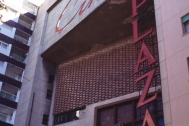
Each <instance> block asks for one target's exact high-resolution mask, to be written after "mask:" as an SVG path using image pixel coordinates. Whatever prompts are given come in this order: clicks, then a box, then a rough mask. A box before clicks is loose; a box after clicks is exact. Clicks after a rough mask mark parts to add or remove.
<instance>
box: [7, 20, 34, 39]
mask: <svg viewBox="0 0 189 126" xmlns="http://www.w3.org/2000/svg"><path fill="white" fill-rule="evenodd" d="M4 23H5V24H7V25H9V26H11V27H15V28H17V29H19V30H21V31H23V32H25V33H26V34H28V35H29V36H31V35H32V33H33V31H32V30H30V29H28V28H26V27H24V26H22V25H21V24H19V23H17V22H14V21H13V20H8V21H6V22H4Z"/></svg>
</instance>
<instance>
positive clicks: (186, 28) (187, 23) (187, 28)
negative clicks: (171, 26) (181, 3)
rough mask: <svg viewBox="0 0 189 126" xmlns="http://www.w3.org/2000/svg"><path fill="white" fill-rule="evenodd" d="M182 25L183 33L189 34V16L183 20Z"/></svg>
mask: <svg viewBox="0 0 189 126" xmlns="http://www.w3.org/2000/svg"><path fill="white" fill-rule="evenodd" d="M182 24H183V32H184V33H188V32H189V14H187V15H185V16H184V17H183V18H182Z"/></svg>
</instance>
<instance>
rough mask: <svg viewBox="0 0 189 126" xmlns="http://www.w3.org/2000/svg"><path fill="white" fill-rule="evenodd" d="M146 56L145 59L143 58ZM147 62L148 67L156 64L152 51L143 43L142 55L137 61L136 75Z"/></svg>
mask: <svg viewBox="0 0 189 126" xmlns="http://www.w3.org/2000/svg"><path fill="white" fill-rule="evenodd" d="M143 56H144V58H143ZM145 60H148V65H152V64H153V63H155V62H156V60H155V59H154V57H153V56H152V54H151V53H150V51H149V50H148V48H147V47H146V45H145V44H144V42H143V43H142V47H141V49H140V54H139V57H138V60H137V64H136V67H135V70H134V74H135V73H137V72H138V69H139V66H140V64H141V63H142V62H144V61H145Z"/></svg>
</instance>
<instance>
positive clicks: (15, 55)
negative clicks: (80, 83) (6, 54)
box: [10, 53, 25, 63]
mask: <svg viewBox="0 0 189 126" xmlns="http://www.w3.org/2000/svg"><path fill="white" fill-rule="evenodd" d="M10 58H13V59H15V60H17V61H19V62H22V63H23V62H24V60H25V58H24V57H21V56H19V55H17V54H14V53H11V54H10Z"/></svg>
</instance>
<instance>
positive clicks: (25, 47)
mask: <svg viewBox="0 0 189 126" xmlns="http://www.w3.org/2000/svg"><path fill="white" fill-rule="evenodd" d="M15 35H16V34H15ZM0 40H1V41H3V42H6V43H8V44H12V45H14V46H16V47H17V48H20V49H22V50H24V51H26V52H28V50H29V46H28V45H26V44H23V43H22V42H19V41H17V40H16V39H12V38H10V37H8V36H6V35H4V34H2V33H0Z"/></svg>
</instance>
